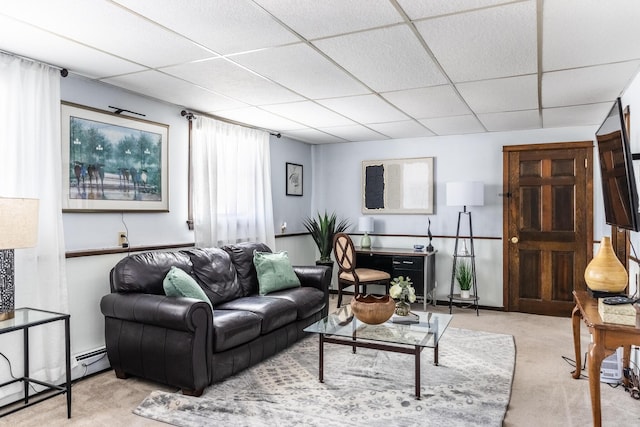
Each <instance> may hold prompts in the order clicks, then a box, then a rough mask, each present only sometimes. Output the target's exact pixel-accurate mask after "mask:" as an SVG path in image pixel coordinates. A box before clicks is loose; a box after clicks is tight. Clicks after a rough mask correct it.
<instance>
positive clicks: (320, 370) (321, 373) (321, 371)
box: [318, 334, 324, 383]
mask: <svg viewBox="0 0 640 427" xmlns="http://www.w3.org/2000/svg"><path fill="white" fill-rule="evenodd" d="M318 336H319V337H320V345H319V346H318V347H320V363H319V364H318V365H319V366H318V379H319V380H320V382H321V383H322V382H324V335H323V334H318Z"/></svg>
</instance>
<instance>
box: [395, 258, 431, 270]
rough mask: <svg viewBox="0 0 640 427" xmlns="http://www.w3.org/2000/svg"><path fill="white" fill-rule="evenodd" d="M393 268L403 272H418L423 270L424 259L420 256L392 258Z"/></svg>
mask: <svg viewBox="0 0 640 427" xmlns="http://www.w3.org/2000/svg"><path fill="white" fill-rule="evenodd" d="M393 268H394V269H396V268H401V269H403V270H420V271H422V269H423V268H424V257H421V256H394V257H393Z"/></svg>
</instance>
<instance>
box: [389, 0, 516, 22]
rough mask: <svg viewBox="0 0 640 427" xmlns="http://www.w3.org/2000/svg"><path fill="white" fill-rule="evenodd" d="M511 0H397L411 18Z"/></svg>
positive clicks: (488, 5) (487, 5) (460, 10)
mask: <svg viewBox="0 0 640 427" xmlns="http://www.w3.org/2000/svg"><path fill="white" fill-rule="evenodd" d="M512 1H513V0H447V1H420V0H398V3H399V4H400V6H401V7H402V9H404V11H405V12H406V13H407V15H408V16H409V18H411V19H420V18H427V17H432V16H439V15H448V14H451V13H457V12H463V11H466V10H471V9H479V8H484V7H490V6H493V5H497V4H503V3H511V2H512Z"/></svg>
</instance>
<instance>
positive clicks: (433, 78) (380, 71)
mask: <svg viewBox="0 0 640 427" xmlns="http://www.w3.org/2000/svg"><path fill="white" fill-rule="evenodd" d="M314 44H315V45H316V46H318V47H319V48H320V49H321V50H322V51H323V52H325V53H326V54H327V55H329V56H330V57H332V58H333V59H334V60H335V61H336V62H337V63H338V64H340V65H341V66H343V67H344V68H345V69H346V70H348V71H349V72H350V73H351V74H353V75H354V76H355V77H356V78H357V79H359V80H361V81H362V82H364V83H365V84H366V85H368V86H369V87H371V88H372V89H373V90H375V91H379V92H383V91H391V90H400V89H410V88H417V87H423V86H434V85H437V84H443V83H446V79H445V77H444V76H443V75H442V73H441V72H440V70H439V69H438V68H437V67H436V65H435V64H434V63H433V61H432V60H431V58H430V57H429V56H428V55H427V53H426V51H425V50H424V48H423V47H422V45H421V44H420V42H419V41H418V40H417V39H416V38H415V37H414V35H413V33H412V32H411V30H410V29H409V28H408V27H406V26H404V25H402V26H394V27H389V28H381V29H377V30H372V31H364V32H360V33H354V34H348V35H344V36H339V37H333V38H329V39H323V40H318V41H315V42H314Z"/></svg>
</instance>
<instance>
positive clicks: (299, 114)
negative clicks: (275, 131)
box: [262, 101, 355, 128]
mask: <svg viewBox="0 0 640 427" xmlns="http://www.w3.org/2000/svg"><path fill="white" fill-rule="evenodd" d="M262 108H263V109H265V110H267V111H271V112H272V113H274V114H277V115H279V116H282V117H286V118H288V119H290V120H293V121H295V122H298V123H302V124H305V125H307V126H309V127H312V128H322V127H333V126H348V125H354V124H355V123H354V122H352V121H351V120H349V119H347V118H345V117H343V116H341V115H339V114H336V113H334V112H333V111H330V110H327V109H326V108H324V107H323V106H321V105H318V104H316V103H314V102H311V101H303V102H293V103H288V104H277V105H265V106H263V107H262Z"/></svg>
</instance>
